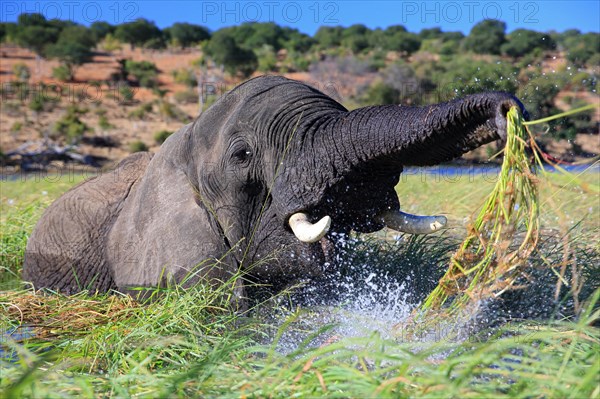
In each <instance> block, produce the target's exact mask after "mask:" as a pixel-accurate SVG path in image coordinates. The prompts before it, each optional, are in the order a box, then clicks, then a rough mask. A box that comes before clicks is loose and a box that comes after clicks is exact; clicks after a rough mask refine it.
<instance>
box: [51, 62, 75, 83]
mask: <svg viewBox="0 0 600 399" xmlns="http://www.w3.org/2000/svg"><path fill="white" fill-rule="evenodd" d="M52 77H53V78H54V79H57V80H60V81H62V82H68V81H69V80H70V79H71V70H70V69H69V68H68V67H67V66H66V65H59V66H57V67H54V68H52Z"/></svg>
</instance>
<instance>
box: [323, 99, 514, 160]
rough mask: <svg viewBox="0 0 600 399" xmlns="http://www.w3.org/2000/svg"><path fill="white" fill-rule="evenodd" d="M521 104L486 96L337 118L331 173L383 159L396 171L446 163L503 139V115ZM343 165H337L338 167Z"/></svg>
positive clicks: (356, 112) (372, 109)
mask: <svg viewBox="0 0 600 399" xmlns="http://www.w3.org/2000/svg"><path fill="white" fill-rule="evenodd" d="M511 106H519V107H520V108H521V109H522V110H523V112H525V111H524V109H523V106H522V104H521V103H520V101H519V100H518V99H517V98H515V97H514V96H512V95H510V94H508V93H501V92H490V93H481V94H474V95H470V96H467V97H465V98H462V99H457V100H453V101H450V102H447V103H441V104H435V105H430V106H425V107H405V106H398V105H383V106H372V107H365V108H360V109H357V110H354V111H351V112H348V113H345V114H342V115H340V116H339V117H338V118H337V120H336V122H335V127H334V128H333V129H334V135H333V137H334V139H335V140H336V141H338V143H336V148H338V149H339V148H343V149H345V153H344V151H343V152H342V154H341V155H342V156H340V157H337V158H336V159H335V163H336V165H334V166H335V167H336V170H338V171H340V170H345V169H346V170H347V169H348V168H353V167H356V165H357V164H359V165H360V164H363V163H369V162H373V161H375V162H376V161H377V160H379V159H382V158H384V159H388V160H391V161H393V163H394V164H398V165H401V166H426V165H435V164H439V163H441V162H446V161H449V160H451V159H454V158H456V157H459V156H460V155H462V154H464V153H466V152H468V151H470V150H473V149H475V148H477V147H479V146H481V145H483V144H486V143H489V142H492V141H494V140H498V139H501V138H502V139H504V138H505V137H506V114H507V112H508V110H509V109H510V107H511ZM340 163H342V164H340Z"/></svg>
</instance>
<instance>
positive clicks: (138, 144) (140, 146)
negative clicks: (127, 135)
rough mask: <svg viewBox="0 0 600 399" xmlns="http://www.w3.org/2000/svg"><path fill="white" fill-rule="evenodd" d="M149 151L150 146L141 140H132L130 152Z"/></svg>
mask: <svg viewBox="0 0 600 399" xmlns="http://www.w3.org/2000/svg"><path fill="white" fill-rule="evenodd" d="M143 151H148V146H147V145H146V144H145V143H144V142H143V141H141V140H136V141H132V142H131V143H129V152H131V153H134V152H143Z"/></svg>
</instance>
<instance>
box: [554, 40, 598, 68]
mask: <svg viewBox="0 0 600 399" xmlns="http://www.w3.org/2000/svg"><path fill="white" fill-rule="evenodd" d="M561 41H562V46H561V47H562V48H563V49H564V51H565V52H566V56H567V59H568V60H569V61H571V62H572V63H573V64H575V65H577V66H580V67H581V66H585V65H586V64H587V63H588V62H589V60H590V59H591V58H592V57H593V56H594V55H595V54H598V53H600V33H585V34H579V35H576V34H573V35H568V36H567V37H565V38H563V39H562V40H561Z"/></svg>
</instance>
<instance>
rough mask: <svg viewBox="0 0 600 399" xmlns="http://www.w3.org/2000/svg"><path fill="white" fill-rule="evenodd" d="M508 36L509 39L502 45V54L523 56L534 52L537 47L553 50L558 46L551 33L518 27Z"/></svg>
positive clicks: (538, 48)
mask: <svg viewBox="0 0 600 399" xmlns="http://www.w3.org/2000/svg"><path fill="white" fill-rule="evenodd" d="M507 38H508V41H507V42H506V43H504V44H503V45H502V46H501V51H502V54H506V55H510V56H511V57H522V56H524V55H527V54H531V53H533V52H534V51H535V50H536V49H537V50H538V51H540V50H551V49H553V48H554V47H555V46H556V43H555V42H554V40H553V39H552V38H551V37H550V35H547V34H545V33H540V32H535V31H532V30H529V29H516V30H515V31H513V32H511V33H510V34H509V35H508V37H507Z"/></svg>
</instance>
